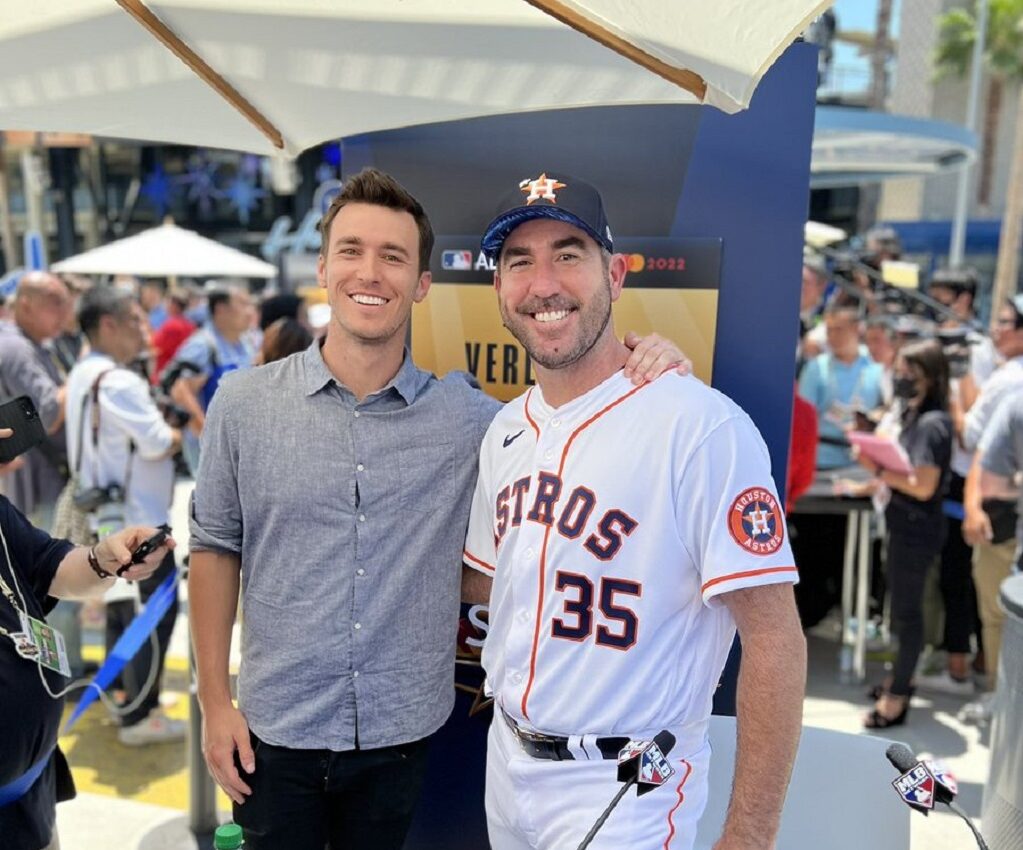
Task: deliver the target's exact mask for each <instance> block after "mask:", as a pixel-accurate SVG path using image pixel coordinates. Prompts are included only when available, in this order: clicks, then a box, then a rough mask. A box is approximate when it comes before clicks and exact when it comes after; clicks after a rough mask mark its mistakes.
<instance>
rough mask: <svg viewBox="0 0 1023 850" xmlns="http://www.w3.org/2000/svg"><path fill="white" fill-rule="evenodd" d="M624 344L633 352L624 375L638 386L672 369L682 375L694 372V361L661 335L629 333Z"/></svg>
mask: <svg viewBox="0 0 1023 850" xmlns="http://www.w3.org/2000/svg"><path fill="white" fill-rule="evenodd" d="M624 342H625V347H626V348H628V349H630V350H631V352H632V353H631V354H630V355H629V359H628V360H627V361H626V363H625V370H624V374H625V377H626V378H628V379H629V380H630V381H632V383H634V384H635V385H636V386H642V385H643V384H645V383H647V382H648V381H652V380H654V378H656V377H658V376H659V375H662V374H664V373H665V372H667V371H669V370H671V369H674V370H675V371H677V372H678V373H679V374H680V375H688V374H690V373H691V372H692V371H693V361H692V360H690V359H689V358H688V357H686V356H685V354H684V353H683V352H682V351H681V349H679V347H678V346H677V345H675V343H673V342H672V341H671V340H668V339H665V338H664V337H662V336H660V335H659V334H656V333H652V334H650V335H649V336H640V335H639V334H637V333H635V332H633V331H629V332H628V333H627V334H626V335H625V340H624Z"/></svg>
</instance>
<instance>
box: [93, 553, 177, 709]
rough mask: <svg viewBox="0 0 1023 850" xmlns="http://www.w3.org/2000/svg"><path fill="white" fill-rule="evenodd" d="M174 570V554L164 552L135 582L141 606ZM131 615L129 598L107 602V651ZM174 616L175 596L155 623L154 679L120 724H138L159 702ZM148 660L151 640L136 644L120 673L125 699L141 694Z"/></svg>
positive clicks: (145, 679)
mask: <svg viewBox="0 0 1023 850" xmlns="http://www.w3.org/2000/svg"><path fill="white" fill-rule="evenodd" d="M175 569H176V567H175V565H174V553H173V552H168V553H167V554H166V555H165V556H164V558H163V560H162V561H161V562H160V566H159V567H157V568H156V572H155V573H153V574H152V575H151V576H150V577H149V578H147V579H143V580H142V581H140V582H139V597H140V598H141V600H142V604H143V605H145V604H146V602H148V601H149V597H150V596H152V595H153V594H154V593H155V592H156V589H157V588H158V587H159V586H160V585H161V584H163V580H164V579H165V578H167V576H169V575H170V574H171V573H172V572H173V571H174V570H175ZM135 614H136V611H135V603H134V602H133V601H132V600H130V599H123V600H120V601H118V602H109V603H107V625H106V644H107V654H109V653H110V650H111V649H113V647H114V644H115V643H116V642H117V640H118V638H120V637H121V635H122V634H124V630H125V629H127V628H128V625H129V623H131V621H132V620H134V619H135ZM177 619H178V598H177V596H175V597H174V601H173V602H172V603H171V606H170V608H168V609H167V613H166V614H164V615H163V618H162V619H161V620H160V622H159V623H157V624H156V644H157V647H158V649H159V656H158V658H157V668H156V679H154V681H153V684H152V687H150V688H149V690H148V691H147V692H146V696H145V699H143V700H142V702H141V703H140V704H139V706H138V707H137V708H136V709H135V710H134V711H131V712H130V713H128V714H126V715H124V717H122V718H121V725H122V726H134V725H135V724H136V723H141V722H142V721H143V720H145V719H146V717H147V716H148V715H149V712H151V711H152V710H153V709H154V708H156V707H157V706H158V705H159V704H160V689H161V687H162V686H163V667H164V663H165V662H166V660H167V648H168V647H169V645H170V638H171V632H173V631H174V623H175V622H177ZM152 659H153V643H152V641H151V640H149V639H147V640H146V641H145V642H144V643H143V644H142V646H141V647H139V651H138V652H137V653H136V654H135V657H134V658H132V660H131V661H129V662H128V663H127V664H126V665H125V667H124V670H123V671H122V672H121V682H122V684H123V685H124V690H125V695H126V698H127V701H128V702H132V701H134V700H135V698H136V697H138V696H139V694H141V693H142V688H143V686H144V685H145V684H146V681H147V679H148V678H149V672H150V665H151V664H152Z"/></svg>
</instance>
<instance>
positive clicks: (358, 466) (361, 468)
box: [355, 463, 366, 472]
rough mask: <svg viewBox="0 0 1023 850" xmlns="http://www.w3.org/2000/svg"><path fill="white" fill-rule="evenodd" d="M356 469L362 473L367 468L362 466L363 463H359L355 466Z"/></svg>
mask: <svg viewBox="0 0 1023 850" xmlns="http://www.w3.org/2000/svg"><path fill="white" fill-rule="evenodd" d="M355 468H356V469H357V470H358V471H359V472H362V471H363V470H364V469H365V468H366V467H364V466H363V465H362V464H361V463H357V464H355Z"/></svg>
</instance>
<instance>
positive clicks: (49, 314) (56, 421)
mask: <svg viewBox="0 0 1023 850" xmlns="http://www.w3.org/2000/svg"><path fill="white" fill-rule="evenodd" d="M4 311H5V315H4V319H3V321H0V395H2V396H3V397H4V398H5V399H11V398H17V397H19V396H27V397H28V398H29V399H31V400H32V402H33V404H34V405H35V407H36V409H37V410H38V412H39V417H40V420H41V422H42V423H43V426H44V427H45V429H46V431H47V438H46V440H45V441H44V442H42V443H41V444H40V445H38V446H36V447H35V448H33V449H31V450H30V451H28V452H27V453H25V454H24V455H23V456H21V457H19V458H18V459H17V460H16V461H14V462H13V463H10V464H7V465H6V466H4V467H3V468H2V469H0V491H2V492H3V494H4V495H5V496H6V497H7V498H8V499H9V500H10V502H11V504H12V505H13V506H14V507H15V508H16V509H18V510H19V511H21V512H22V513H23V514H24V515H25V516H26V518H28V519H29V521H30V522H31V523H32V525H33V526H34V527H36V528H39V529H43V530H45V531H50V532H52V533H53V534H54V535H55V536H57V537H59V538H64V539H69V540H72V541H73V542H76V543H80V544H84V543H86V542H88V541H89V540H90V539H93V538H94V537H96V536H105V535H106V534H108V533H110V532H111V531H113V530H118V528H120V527H123V526H124V525H125V524H128V525H146V526H161V525H166V524H169V523H170V509H171V500H172V497H173V488H174V480H175V472H176V470H177V468H178V467H177V465H176V463H175V459H176V457H177V456H178V453H179V452H180V451H181V450H184V458H185V460H186V461H187V462H188V463H189V464H191V468H194V465H195V463H196V461H197V458H198V448H197V446H198V440H199V437H200V436H201V433H202V428H203V421H204V414H205V410H206V408H207V406H208V404H209V401H210V399H211V398H212V396H213V393H214V392H215V391H216V387H217V384H218V383H219V380H220V378H221V377H222V375H223V374H225V373H227V372H229V371H231V370H233V369H238V368H244V367H247V366H250V365H252V364H253V363H255V362H269V361H270V360H273V359H278V358H281V357H285V356H287V355H288V354H291V353H292V352H294V351H297V350H301V349H304V348H306V347H307V346H308V345H309V343H310V341H311V339H312V335H313V329H312V328H310V327H309V326H308V324H307V320H306V317H305V310H304V303H303V302H302V300H301V299H300V298H299V297H297V296H294V295H285V294H272V295H269V296H267V297H265V298H264V299H263V300H262V303H261V304H260V307H259V310H257V309H255V307H254V305H253V301H252V296H251V295H250V293H249V289H248V287H247V286H244V285H231V284H220V283H214V284H212V285H210V286H207V287H206V288H205V289H199V288H198V287H194V286H183V287H174V288H168V286H167V283H166V281H163V280H152V279H149V280H141V281H139V280H133V279H118V280H114V281H110V282H103V283H96V284H94V285H90V284H89V283H88V281H83V280H82V279H81V278H61V277H59V276H57V275H53V274H48V273H44V272H30V273H27V274H25V275H24V276H23V277H22V278H21V280H20V281H19V282H18V287H17V291H16V293H15V295H14V297H13V299H11V301H10V302H9V303H7V304H6V305H4ZM174 570H175V564H174V561H173V559H172V558H171V557H170V556H168V557H167V559H166V561H165V563H163V564H162V565H161V566H160V569H158V570H157V571H156V573H154V575H153V576H152V577H151V578H149V579H147V580H146V581H144V582H140V583H138V584H136V585H127V584H125V583H119V584H118V585H116V586H114V587H112V588H110V589H109V590H108V591H107V593H106V596H105V597H104V600H103V602H104V603H105V608H104V613H105V618H106V643H107V648H108V649H110V648H111V647H112V645H113V643H114V642H116V640H117V638H118V637H119V636H120V634H121V633H122V632H123V630H124V627H125V626H126V625H127V623H129V622H130V621H131V619H133V618H134V616H135V613H136V612H137V610H138V608H139V606H140V605H142V604H144V603H145V602H146V601H147V599H148V598H149V596H150V595H151V594H152V592H153V591H154V590H155V589H156V588H157V587H158V586H159V585H160V583H161V582H162V581H163V580H164V578H166V576H167V575H169V574H171V573H172V572H173V571H174ZM176 614H177V605H176V604H174V605H172V607H171V609H170V610H169V611H168V612H167V615H166V616H165V617H164V620H163V621H162V622H161V624H160V627H159V629H158V630H157V643H158V645H159V662H158V667H159V668H160V669H162V665H163V656H164V655H165V653H166V650H167V643H168V641H169V638H170V632H171V630H172V628H173V625H174V622H175V617H176ZM81 617H82V603H80V602H78V601H71V600H67V601H61V602H60V603H59V604H58V605H57V608H56V610H55V611H54V612H52V613H51V614H50V622H51V623H53V624H54V625H55V626H57V627H58V628H59V629H60V631H61V632H62V633H63V634H64V636H65V639H66V642H67V647H68V653H69V660H70V664H71V672H72V675H73V676H74V677H76V678H77V677H81V676H83V675H84V674H85V673H87V672H89V671H90V669H92V667H93V666H94V665H92V666H90V665H87V664H86V663H85V662H84V661H83V660H82V652H81V640H80V635H81V623H80V620H81ZM150 667H151V660H150V655H149V647H148V645H147V646H146V647H145V648H144V649H143V651H142V652H140V653H139V655H138V656H136V658H135V659H134V661H133V662H132V663H131V664H129V665H128V668H127V669H126V671H125V673H124V674H123V676H122V677H121V682H120V687H119V688H118V690H119V691H120V694H121V696H122V698H123V701H124V703H125V705H130V706H132V708H131V710H130V711H127V712H125V713H124V714H123V715H122V716H121V717H120V723H121V728H120V733H119V737H120V740H121V741H122V743H125V744H145V743H151V742H156V741H163V740H172V739H181V738H183V737H184V732H185V730H184V725H183V724H182V723H181V722H179V721H173V720H170V719H168V718H166V717H165V716H164V715H163V714H162V713H161V712H160V710H159V690H160V677H159V675H158V676H157V677H156V680H155V682H154V684H153V685H152V686H151V687H150V688H149V690H148V693H146V694H144V695H143V694H141V693H140V689H141V688H142V686H143V684H144V683H145V682H146V681H147V679H148V678H150V677H149V675H148V671H149V670H150Z"/></svg>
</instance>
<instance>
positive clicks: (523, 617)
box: [519, 609, 529, 623]
mask: <svg viewBox="0 0 1023 850" xmlns="http://www.w3.org/2000/svg"><path fill="white" fill-rule="evenodd" d="M519 620H520V621H521V622H523V623H528V622H529V612H528V611H526V610H524V609H523V610H522V611H519Z"/></svg>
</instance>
